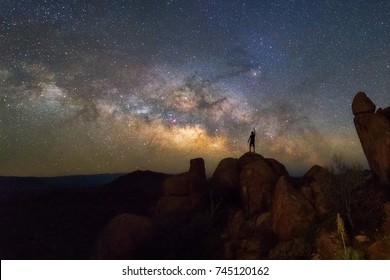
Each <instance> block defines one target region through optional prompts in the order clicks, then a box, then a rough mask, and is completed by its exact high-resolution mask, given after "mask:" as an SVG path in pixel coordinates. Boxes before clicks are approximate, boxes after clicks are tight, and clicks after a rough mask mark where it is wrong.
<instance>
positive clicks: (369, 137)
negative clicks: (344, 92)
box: [352, 92, 390, 184]
mask: <svg viewBox="0 0 390 280" xmlns="http://www.w3.org/2000/svg"><path fill="white" fill-rule="evenodd" d="M375 108H376V106H375V104H374V103H373V102H372V101H371V100H370V99H369V98H368V97H367V96H366V94H365V93H363V92H359V93H358V94H357V95H356V96H355V98H354V99H353V103H352V112H353V114H354V115H355V117H354V123H355V127H356V131H357V134H358V136H359V139H360V142H361V144H362V147H363V151H364V154H365V155H366V158H367V161H368V163H369V165H370V168H371V170H372V171H373V172H374V174H375V175H376V176H377V178H378V179H379V181H380V183H382V184H389V182H390V118H389V113H388V112H389V109H390V108H386V109H384V110H382V109H378V110H377V111H376V112H375Z"/></svg>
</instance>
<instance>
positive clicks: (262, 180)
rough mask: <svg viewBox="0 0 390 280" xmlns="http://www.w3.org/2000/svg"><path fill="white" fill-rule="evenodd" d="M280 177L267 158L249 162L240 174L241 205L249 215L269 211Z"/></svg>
mask: <svg viewBox="0 0 390 280" xmlns="http://www.w3.org/2000/svg"><path fill="white" fill-rule="evenodd" d="M277 179H278V177H277V176H276V175H275V173H274V172H273V171H272V169H271V168H270V167H269V165H268V163H267V161H266V160H265V159H261V160H258V161H255V162H252V163H248V164H247V165H245V166H244V167H243V168H242V171H241V174H240V197H241V205H242V207H243V209H244V210H245V212H246V213H247V215H248V216H253V215H255V214H258V213H261V212H265V211H267V210H268V209H269V208H270V206H271V203H272V193H273V189H274V186H275V183H276V181H277Z"/></svg>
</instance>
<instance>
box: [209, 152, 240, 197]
mask: <svg viewBox="0 0 390 280" xmlns="http://www.w3.org/2000/svg"><path fill="white" fill-rule="evenodd" d="M211 185H212V187H213V193H214V196H215V197H217V198H220V199H223V201H224V202H225V203H232V204H238V203H237V202H239V201H240V199H239V197H240V168H239V165H238V159H235V158H225V159H223V160H221V162H220V163H219V164H218V166H217V168H216V169H215V171H214V174H213V177H212V178H211Z"/></svg>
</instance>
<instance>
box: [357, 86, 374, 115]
mask: <svg viewBox="0 0 390 280" xmlns="http://www.w3.org/2000/svg"><path fill="white" fill-rule="evenodd" d="M375 109H376V106H375V104H374V102H372V101H371V99H370V98H368V97H367V95H366V94H365V93H364V92H358V93H357V94H356V95H355V97H354V99H353V101H352V113H353V114H354V115H358V114H361V113H374V112H375Z"/></svg>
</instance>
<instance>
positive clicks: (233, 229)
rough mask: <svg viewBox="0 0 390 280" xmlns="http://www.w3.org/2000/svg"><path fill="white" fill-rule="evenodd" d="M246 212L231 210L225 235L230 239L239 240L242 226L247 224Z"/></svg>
mask: <svg viewBox="0 0 390 280" xmlns="http://www.w3.org/2000/svg"><path fill="white" fill-rule="evenodd" d="M245 220H246V217H245V212H244V211H242V210H241V209H235V208H232V209H229V211H228V213H227V223H226V226H225V229H224V235H225V236H226V237H228V238H237V237H238V233H239V231H240V228H241V226H242V225H243V224H244V223H245Z"/></svg>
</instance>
